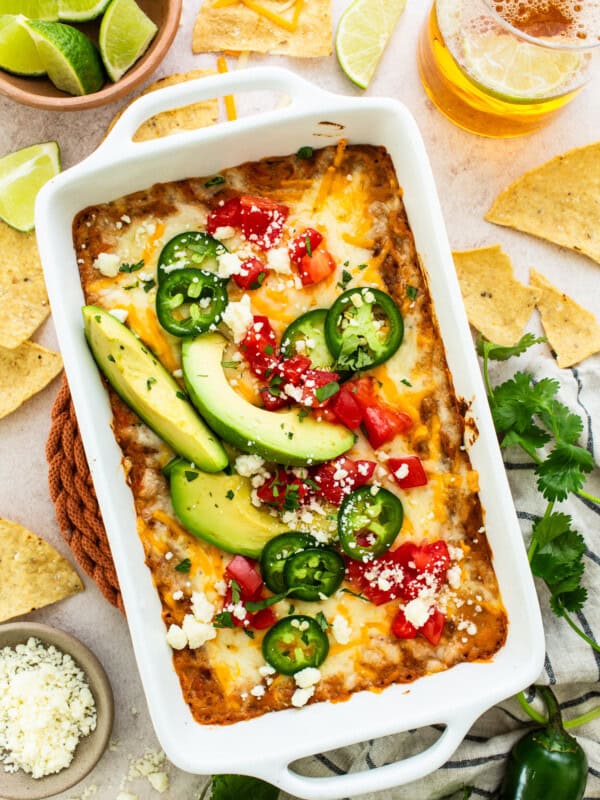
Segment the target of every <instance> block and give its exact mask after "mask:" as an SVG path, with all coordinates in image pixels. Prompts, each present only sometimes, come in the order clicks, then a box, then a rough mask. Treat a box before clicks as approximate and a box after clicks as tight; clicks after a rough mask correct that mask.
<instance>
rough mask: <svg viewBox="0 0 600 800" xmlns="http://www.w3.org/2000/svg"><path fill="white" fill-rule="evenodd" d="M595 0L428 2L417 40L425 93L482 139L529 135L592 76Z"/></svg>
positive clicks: (597, 16) (598, 38) (596, 48)
mask: <svg viewBox="0 0 600 800" xmlns="http://www.w3.org/2000/svg"><path fill="white" fill-rule="evenodd" d="M599 53H600V0H435V2H434V3H433V7H432V9H431V13H430V15H429V18H428V21H427V23H426V25H425V27H424V29H423V32H422V35H421V38H420V41H419V52H418V59H419V72H420V74H421V80H422V82H423V85H424V87H425V91H426V92H427V94H428V95H429V97H430V98H431V100H432V101H433V102H434V103H435V105H436V106H437V107H438V108H439V110H440V111H441V112H442V113H443V114H445V115H446V117H448V119H450V120H451V121H452V122H454V123H456V124H457V125H459V126H460V127H461V128H464V129H465V130H468V131H471V132H472V133H478V134H481V135H483V136H496V137H509V136H520V135H521V134H525V133H530V132H532V131H534V130H537V129H538V128H540V127H542V126H543V125H545V124H546V123H547V122H549V121H550V120H551V119H552V118H553V117H554V116H555V115H556V114H557V113H558V112H559V111H560V110H561V109H562V108H563V107H564V106H565V105H566V104H567V103H568V102H569V101H570V100H571V99H572V98H573V97H574V96H575V95H576V94H577V93H578V92H579V90H580V89H581V88H582V86H583V85H584V84H585V83H586V81H587V80H588V79H589V78H590V76H591V75H592V71H593V69H594V66H595V65H596V64H597V60H598V54H599Z"/></svg>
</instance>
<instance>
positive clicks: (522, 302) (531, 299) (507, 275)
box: [452, 244, 538, 346]
mask: <svg viewBox="0 0 600 800" xmlns="http://www.w3.org/2000/svg"><path fill="white" fill-rule="evenodd" d="M452 255H453V257H454V266H455V267H456V274H457V275H458V281H459V283H460V289H461V292H462V296H463V300H464V303H465V308H466V311H467V317H468V319H469V322H470V323H471V325H472V326H473V327H474V328H476V329H477V330H478V331H480V332H481V333H482V334H483V335H484V336H485V338H486V339H488V340H489V341H490V342H495V343H496V344H501V345H503V346H510V345H513V344H515V343H516V342H518V341H519V339H520V338H521V336H522V334H523V328H524V327H525V325H526V324H527V320H528V319H529V317H530V316H531V312H532V311H533V309H534V307H535V304H536V301H537V299H538V292H537V290H536V289H531V288H530V287H529V286H524V285H523V284H522V283H521V282H520V281H518V280H517V279H516V278H515V276H514V273H513V267H512V263H511V260H510V258H509V257H508V255H507V254H506V253H503V252H502V248H501V247H500V245H499V244H497V245H494V246H492V247H480V248H478V249H475V250H463V251H461V252H455V253H453V254H452Z"/></svg>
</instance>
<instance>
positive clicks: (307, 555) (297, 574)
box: [283, 547, 346, 600]
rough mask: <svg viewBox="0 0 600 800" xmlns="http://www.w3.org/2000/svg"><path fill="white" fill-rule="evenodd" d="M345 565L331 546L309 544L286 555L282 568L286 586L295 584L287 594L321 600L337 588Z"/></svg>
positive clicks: (290, 586)
mask: <svg viewBox="0 0 600 800" xmlns="http://www.w3.org/2000/svg"><path fill="white" fill-rule="evenodd" d="M345 570H346V565H345V563H344V559H343V558H342V557H341V555H340V554H339V553H338V552H337V551H336V550H333V549H332V548H331V547H310V548H307V549H306V550H302V551H301V552H299V553H296V554H295V555H293V556H290V557H289V558H288V559H287V560H286V562H285V565H284V568H283V577H284V580H285V583H286V585H287V587H288V588H289V589H293V588H294V587H298V588H296V589H295V590H294V591H293V592H291V594H290V597H297V598H298V599H299V600H322V599H323V595H325V596H326V597H330V596H331V595H332V594H333V593H334V592H335V591H336V590H337V589H339V587H340V585H341V583H342V581H343V579H344V572H345Z"/></svg>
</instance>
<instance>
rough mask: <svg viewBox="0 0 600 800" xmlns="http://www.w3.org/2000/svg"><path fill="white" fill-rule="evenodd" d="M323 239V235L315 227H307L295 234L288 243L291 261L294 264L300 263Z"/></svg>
mask: <svg viewBox="0 0 600 800" xmlns="http://www.w3.org/2000/svg"><path fill="white" fill-rule="evenodd" d="M322 241H323V237H322V235H321V234H320V233H319V231H316V230H315V229H314V228H305V230H304V231H303V232H302V233H300V234H298V236H294V238H293V239H292V241H291V242H290V243H289V245H288V252H289V254H290V261H293V262H294V264H297V265H298V264H300V262H301V261H302V259H303V258H304V256H305V255H311V254H312V252H313V251H314V250H316V249H317V247H318V246H319V245H320V244H321V242H322Z"/></svg>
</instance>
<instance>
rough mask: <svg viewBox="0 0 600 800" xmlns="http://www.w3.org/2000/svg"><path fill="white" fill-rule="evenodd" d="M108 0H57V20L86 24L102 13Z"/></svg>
mask: <svg viewBox="0 0 600 800" xmlns="http://www.w3.org/2000/svg"><path fill="white" fill-rule="evenodd" d="M109 2H110V0H58V18H59V19H61V20H63V21H64V22H87V21H88V20H90V19H96V17H99V16H100V15H101V14H103V13H104V9H105V8H106V6H107V5H108V4H109Z"/></svg>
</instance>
